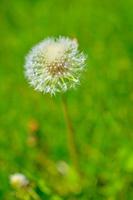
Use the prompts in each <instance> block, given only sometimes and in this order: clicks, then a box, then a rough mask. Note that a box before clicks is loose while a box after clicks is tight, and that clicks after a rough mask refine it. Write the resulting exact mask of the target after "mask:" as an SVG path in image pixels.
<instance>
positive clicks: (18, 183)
mask: <svg viewBox="0 0 133 200" xmlns="http://www.w3.org/2000/svg"><path fill="white" fill-rule="evenodd" d="M9 178H10V184H11V185H12V186H13V187H14V188H22V187H26V186H27V185H28V184H29V181H28V179H27V178H26V177H25V176H24V175H23V174H21V173H15V174H12V175H10V177H9Z"/></svg>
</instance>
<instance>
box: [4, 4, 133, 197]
mask: <svg viewBox="0 0 133 200" xmlns="http://www.w3.org/2000/svg"><path fill="white" fill-rule="evenodd" d="M132 8H133V1H131V0H127V1H124V0H119V1H115V0H110V1H108V0H106V1H105V0H101V1H99V0H71V1H70V0H66V1H65V0H62V1H61V0H29V1H27V0H20V1H18V0H13V1H7V0H1V3H0V19H1V21H0V27H1V28H0V30H1V31H0V46H1V48H0V69H1V70H0V113H1V114H0V200H17V199H18V200H19V199H22V200H32V199H33V200H39V199H42V200H132V199H133V107H132V105H133V69H132V53H133V40H132V39H133V38H132V36H133V24H132V21H133V11H132ZM49 36H54V37H58V36H68V37H70V38H76V39H77V40H78V42H79V49H80V50H81V51H83V52H84V53H85V54H86V55H87V63H86V69H85V71H84V72H83V73H82V76H81V83H80V86H79V87H77V88H76V89H75V90H70V91H68V92H66V93H65V98H66V99H67V104H68V110H69V115H70V118H71V121H72V124H73V127H74V140H75V143H76V145H77V148H78V152H77V154H78V155H77V157H78V164H77V165H78V169H77V168H76V167H75V166H74V164H73V158H72V156H71V147H70V146H71V145H70V144H69V143H70V141H69V140H68V135H67V128H66V124H65V120H64V114H63V109H62V97H61V96H62V94H60V93H59V94H57V95H56V96H53V97H51V96H50V95H48V94H42V93H39V92H37V91H35V90H34V89H33V88H32V87H30V86H29V84H28V81H27V80H26V78H25V76H24V63H25V56H26V55H27V53H28V52H29V50H30V49H31V47H32V46H34V45H35V44H37V43H38V42H40V41H41V40H43V39H44V38H47V37H49ZM14 173H22V174H24V175H25V176H26V177H27V179H28V180H29V183H30V184H29V186H28V188H22V189H21V188H19V189H18V188H17V189H16V188H14V187H12V185H11V184H10V175H11V174H14ZM29 193H30V194H29Z"/></svg>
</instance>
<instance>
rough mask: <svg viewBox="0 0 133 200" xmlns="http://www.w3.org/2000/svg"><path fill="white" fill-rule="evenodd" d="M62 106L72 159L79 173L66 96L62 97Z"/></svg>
mask: <svg viewBox="0 0 133 200" xmlns="http://www.w3.org/2000/svg"><path fill="white" fill-rule="evenodd" d="M62 105H63V112H64V118H65V122H66V126H67V141H68V149H69V153H70V157H71V160H72V163H73V165H74V167H75V169H76V170H77V172H79V163H78V151H77V146H76V142H75V135H74V129H73V126H72V122H71V119H70V116H69V112H68V106H67V101H66V98H65V96H64V95H62Z"/></svg>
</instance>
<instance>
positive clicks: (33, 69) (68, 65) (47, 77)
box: [25, 37, 86, 95]
mask: <svg viewBox="0 0 133 200" xmlns="http://www.w3.org/2000/svg"><path fill="white" fill-rule="evenodd" d="M85 60H86V57H85V55H84V54H83V53H81V52H79V50H78V43H77V40H76V39H70V38H66V37H59V38H47V39H45V40H43V41H42V42H40V43H39V44H37V45H36V46H35V47H33V48H32V50H31V51H30V52H29V54H28V55H27V57H26V63H25V75H26V77H27V79H28V81H29V83H30V84H31V85H32V86H33V87H34V88H35V90H38V91H41V92H43V93H50V94H51V95H53V94H55V93H57V92H65V91H67V90H68V89H70V88H74V87H76V85H78V84H79V78H80V74H81V72H82V70H83V69H84V66H85Z"/></svg>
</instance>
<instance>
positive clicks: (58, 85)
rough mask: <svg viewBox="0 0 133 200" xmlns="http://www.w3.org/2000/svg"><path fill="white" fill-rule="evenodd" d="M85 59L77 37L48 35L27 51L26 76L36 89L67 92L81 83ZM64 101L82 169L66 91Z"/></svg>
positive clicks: (72, 147) (73, 151)
mask: <svg viewBox="0 0 133 200" xmlns="http://www.w3.org/2000/svg"><path fill="white" fill-rule="evenodd" d="M85 61H86V56H85V55H84V53H82V52H80V51H79V50H78V42H77V40H76V39H70V38H68V37H58V38H53V37H52V38H47V39H45V40H43V41H42V42H40V43H39V44H37V45H36V46H35V47H33V48H32V50H31V51H30V52H29V54H28V55H27V57H26V62H25V76H26V77H27V79H28V81H29V83H30V85H31V86H33V87H34V88H35V90H38V91H40V92H43V93H49V94H51V95H55V94H56V93H57V92H63V93H64V92H66V91H67V90H69V89H71V88H75V87H76V86H77V85H78V84H79V82H80V75H81V72H82V71H83V69H84V67H85ZM62 105H63V112H64V117H65V122H66V126H67V129H68V131H67V139H68V148H69V152H70V156H71V160H72V162H73V165H74V166H75V168H76V169H77V171H79V164H78V160H79V158H78V150H77V147H76V142H75V138H74V136H75V135H74V129H73V126H72V123H71V119H70V116H69V112H68V108H67V102H66V99H65V96H64V95H62Z"/></svg>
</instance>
